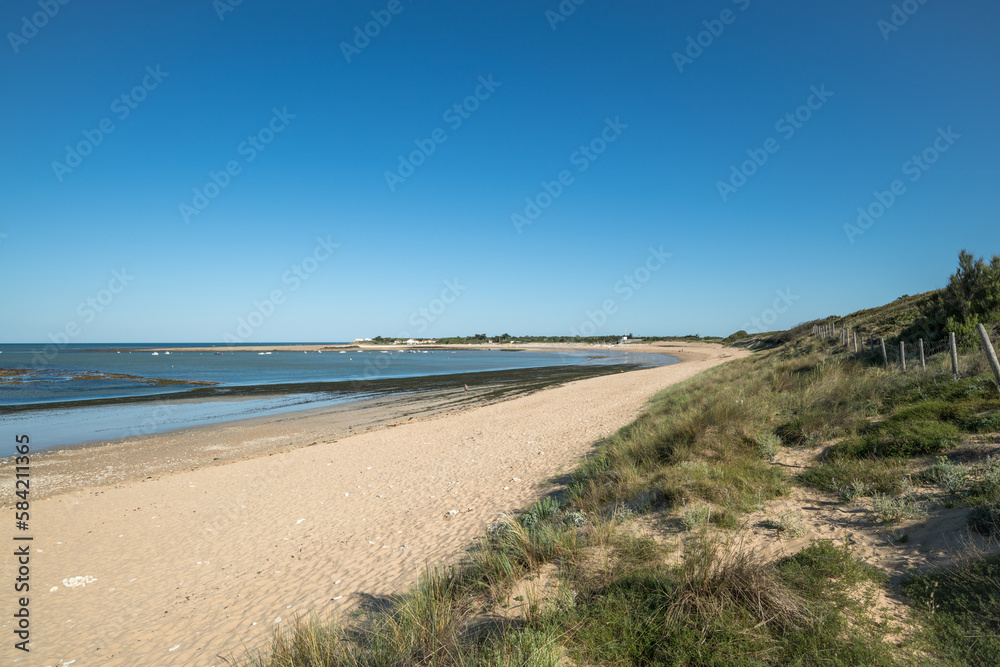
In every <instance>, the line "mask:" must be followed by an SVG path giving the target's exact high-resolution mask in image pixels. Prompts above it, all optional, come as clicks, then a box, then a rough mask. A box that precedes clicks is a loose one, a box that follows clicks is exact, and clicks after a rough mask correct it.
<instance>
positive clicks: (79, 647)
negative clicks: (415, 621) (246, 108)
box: [2, 344, 747, 666]
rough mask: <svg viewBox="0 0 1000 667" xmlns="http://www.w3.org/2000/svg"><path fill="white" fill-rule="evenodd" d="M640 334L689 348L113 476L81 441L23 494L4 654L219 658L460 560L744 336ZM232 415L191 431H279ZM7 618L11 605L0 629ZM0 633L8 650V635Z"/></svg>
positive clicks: (124, 659) (130, 661)
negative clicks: (25, 615)
mask: <svg viewBox="0 0 1000 667" xmlns="http://www.w3.org/2000/svg"><path fill="white" fill-rule="evenodd" d="M634 349H635V350H636V351H641V352H650V351H655V352H666V353H668V354H672V355H675V356H678V357H681V358H682V359H684V360H685V363H681V364H676V365H672V366H665V367H661V368H653V369H647V370H640V371H633V372H629V373H622V374H619V375H609V376H604V377H598V378H592V379H587V380H580V381H576V382H572V383H569V384H566V385H562V386H558V387H554V388H550V389H546V390H544V391H541V392H538V393H536V394H531V395H527V396H521V397H518V398H515V399H512V400H508V401H504V402H500V403H495V404H492V405H485V406H478V407H473V408H470V409H467V410H464V411H461V412H458V413H453V414H447V415H439V416H431V417H424V418H421V419H418V420H414V421H410V422H407V423H403V424H400V425H398V426H396V427H395V428H381V429H376V430H373V431H370V432H367V433H361V434H358V435H351V436H348V437H343V438H341V439H339V440H335V439H334V436H330V435H327V436H324V435H323V433H321V432H319V431H321V429H319V427H318V426H317V425H316V424H312V425H311V426H310V429H307V432H308V433H310V436H309V437H313V435H315V437H316V442H317V443H318V444H315V445H314V446H311V447H298V448H295V449H290V450H287V449H286V450H285V451H282V452H280V453H277V454H273V455H259V452H258V455H256V456H255V457H254V458H244V459H241V460H235V461H232V462H229V463H226V464H225V465H213V466H208V467H199V468H196V469H194V470H191V469H190V462H189V461H179V462H178V463H177V464H176V465H177V468H178V469H176V470H173V471H163V470H161V471H160V474H161V476H159V477H157V478H150V479H142V480H138V481H132V482H121V483H118V484H117V485H114V486H108V485H106V482H102V480H107V479H109V478H108V477H107V475H109V474H111V475H112V478H113V473H114V470H113V468H114V465H113V464H111V463H108V462H107V460H106V459H101V458H100V457H96V456H92V457H89V461H88V457H84V458H82V459H81V460H80V461H79V468H78V474H77V475H76V477H74V478H73V479H72V480H71V482H70V486H76V487H77V488H76V489H75V490H72V491H69V492H66V493H61V494H59V495H54V496H52V497H50V498H47V499H43V500H41V501H38V502H34V503H33V504H32V517H31V518H32V533H33V535H34V542H33V543H32V560H31V567H32V570H31V618H32V644H31V653H30V655H24V654H22V655H21V656H17V655H11V658H18V657H21V660H20V662H15V663H13V664H30V665H58V664H63V665H65V664H70V662H71V661H76V662H75V663H74V664H76V665H185V666H188V665H192V666H194V665H223V664H226V662H225V660H224V659H223V657H225V656H229V655H231V654H232V653H233V652H236V653H237V654H239V653H240V652H241V650H242V648H243V647H258V646H261V645H264V644H265V643H266V641H267V640H268V637H269V635H270V633H271V631H272V630H273V629H275V628H279V627H284V626H285V624H287V623H288V622H289V620H290V619H291V618H293V617H294V616H296V615H307V614H308V613H310V612H319V613H328V612H330V611H344V610H346V609H348V608H350V607H351V606H353V605H356V604H357V603H359V602H361V601H363V600H366V599H370V598H371V597H378V596H384V595H387V594H391V593H394V592H399V591H402V590H404V589H405V588H406V587H407V585H408V584H410V583H411V582H412V581H413V580H414V578H415V576H416V574H417V573H418V572H419V571H420V570H421V569H423V568H426V567H428V566H435V565H441V564H446V563H449V562H454V561H455V559H456V558H458V557H459V556H460V555H461V554H462V553H463V552H464V551H465V550H466V549H468V548H469V547H470V546H471V545H472V541H473V538H475V537H476V536H478V535H481V534H482V532H483V530H484V528H485V527H486V526H488V525H489V524H491V523H492V522H493V521H494V520H495V519H496V517H497V516H498V515H499V514H500V513H503V512H507V511H511V510H514V509H517V508H523V507H526V506H527V505H529V504H530V503H531V502H533V501H534V500H535V499H536V498H538V497H539V496H540V495H542V494H545V493H548V492H550V491H552V490H554V489H557V488H558V487H559V486H560V480H559V477H560V475H564V474H565V473H566V472H568V471H569V470H570V469H571V468H572V467H573V466H574V465H575V464H576V463H577V462H578V461H579V459H580V458H581V457H583V456H584V455H586V454H588V453H589V452H591V451H593V449H594V446H595V444H596V443H597V442H598V441H599V440H600V439H601V438H603V437H605V436H607V435H609V434H611V433H613V432H614V431H615V430H617V429H618V428H620V427H622V426H624V425H625V424H627V423H629V422H630V421H632V420H633V419H634V418H635V417H636V416H638V414H639V413H640V412H641V410H642V408H643V406H644V405H645V403H646V402H647V400H648V399H649V398H650V397H651V396H652V395H653V394H655V393H656V392H657V391H659V390H660V389H662V388H664V387H665V386H667V385H670V384H673V383H676V382H679V381H681V380H685V379H687V378H690V377H692V376H694V375H696V374H697V373H699V372H701V371H703V370H705V369H707V368H709V367H712V366H715V365H717V364H719V363H723V362H724V361H726V360H728V359H732V358H736V357H741V356H745V355H746V354H747V353H746V352H743V351H740V350H733V349H726V348H721V347H719V346H717V345H707V344H682V345H666V344H659V345H651V346H647V345H643V346H638V345H636V346H634ZM314 427H315V428H316V429H318V430H317V431H316V432H315V433H314V432H313V430H312V429H313V428H314ZM233 428H234V427H233V426H232V425H219V426H215V427H210V428H201V429H198V430H197V431H196V432H195V433H196V436H194V437H196V438H197V439H199V440H200V441H201V443H203V446H204V447H209V448H211V447H226V446H229V445H230V444H233V441H234V439H235V440H240V441H241V442H243V441H252V440H254V439H256V438H260V437H279V436H278V435H275V434H273V433H271V432H270V431H267V425H263V426H261V427H260V428H263V429H264V430H265V433H264V434H261V433H257V432H255V428H254V427H253V426H241V427H239V428H240V429H242V430H239V431H235V432H234V431H233V430H232V429H233ZM283 428H285V429H286V430H287V429H290V430H294V429H295V428H296V427H295V420H294V419H293V420H289V422H288V423H286V424H285V425H284V427H283ZM191 433H192V432H191V431H185V432H181V433H179V434H171V435H170V436H169V437H171V438H175V439H177V442H180V441H182V440H183V439H184V438H188V439H189V440H190V439H191V438H192V437H193V436H192V435H191ZM234 433H235V434H236V435H235V436H234ZM268 433H271V434H270V435H268ZM241 439H242V440H241ZM277 445H278V446H284V447H287V445H288V443H287V442H283V441H282V442H278V443H277ZM81 451H86V450H81ZM95 462H96V463H95ZM108 466H110V467H111V468H112V470H110V471H109V470H107V467H108ZM41 474H42V473H41V472H39V475H41ZM33 482H34V484H35V485H36V486H44V483H45V480H44V477H41V478H40V477H38V476H34V478H33ZM63 482H64V483H66V482H65V480H63ZM100 484H105V485H103V486H100ZM88 486H89V488H86V487H88ZM7 497H8V495H7V494H5V496H4V498H7ZM3 511H4V513H5V515H7V510H6V509H4V510H3ZM4 562H5V579H4V580H5V581H10V580H12V575H11V572H12V569H11V567H7V566H6V564H7V563H10V562H12V561H11V559H5V560H4ZM8 577H10V578H8ZM12 629H13V628H12V622H11V621H10V620H9V615H8V616H7V618H6V619H5V621H4V625H3V628H2V633H3V634H4V635H5V636H7V637H8V638H9V637H10V633H11V631H12ZM3 646H4V649H3V651H4V654H5V655H10V654H11V653H13V651H12V649H11V648H10V647H11V642H10V641H7V640H5V642H4V644H3Z"/></svg>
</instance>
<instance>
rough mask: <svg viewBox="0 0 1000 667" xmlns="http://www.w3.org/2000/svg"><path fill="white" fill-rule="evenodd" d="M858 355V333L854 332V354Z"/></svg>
mask: <svg viewBox="0 0 1000 667" xmlns="http://www.w3.org/2000/svg"><path fill="white" fill-rule="evenodd" d="M857 353H858V332H857V331H855V332H854V354H857Z"/></svg>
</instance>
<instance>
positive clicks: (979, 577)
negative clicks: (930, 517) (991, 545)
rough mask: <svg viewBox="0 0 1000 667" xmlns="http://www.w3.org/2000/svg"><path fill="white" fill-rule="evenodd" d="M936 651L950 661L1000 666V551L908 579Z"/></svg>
mask: <svg viewBox="0 0 1000 667" xmlns="http://www.w3.org/2000/svg"><path fill="white" fill-rule="evenodd" d="M901 589H902V592H903V593H904V594H905V595H907V596H909V597H910V598H911V599H913V601H914V602H915V603H916V604H917V606H918V608H921V609H922V610H923V612H922V614H921V618H920V620H921V624H922V625H923V626H924V627H925V628H926V634H925V637H924V639H925V642H926V643H927V644H928V645H929V646H928V648H929V649H930V651H931V652H932V653H935V654H937V656H939V658H940V659H942V660H946V661H947V662H948V663H949V664H961V665H974V666H976V667H979V666H982V667H986V666H987V665H990V666H992V665H996V664H997V662H996V661H997V656H998V655H1000V556H988V557H986V558H980V559H976V560H972V561H966V562H959V563H957V564H954V565H952V566H950V567H946V568H942V569H939V570H935V571H933V572H929V573H927V574H923V575H919V576H916V577H913V578H911V579H908V580H906V581H904V582H902V584H901Z"/></svg>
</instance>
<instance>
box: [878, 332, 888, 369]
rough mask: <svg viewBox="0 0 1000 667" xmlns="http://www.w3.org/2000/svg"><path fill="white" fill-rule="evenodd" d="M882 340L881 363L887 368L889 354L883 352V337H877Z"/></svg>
mask: <svg viewBox="0 0 1000 667" xmlns="http://www.w3.org/2000/svg"><path fill="white" fill-rule="evenodd" d="M879 340H880V341H881V342H882V363H883V364H885V367H886V368H889V355H887V354H886V353H885V338H879Z"/></svg>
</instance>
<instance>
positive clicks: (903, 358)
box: [899, 341, 906, 371]
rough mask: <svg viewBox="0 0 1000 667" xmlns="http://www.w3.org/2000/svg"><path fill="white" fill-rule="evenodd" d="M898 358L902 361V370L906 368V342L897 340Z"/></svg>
mask: <svg viewBox="0 0 1000 667" xmlns="http://www.w3.org/2000/svg"><path fill="white" fill-rule="evenodd" d="M899 358H900V360H901V361H902V362H903V370H904V371H905V370H906V342H905V341H899Z"/></svg>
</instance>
